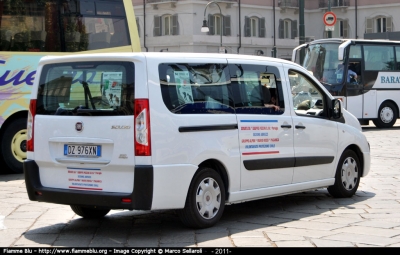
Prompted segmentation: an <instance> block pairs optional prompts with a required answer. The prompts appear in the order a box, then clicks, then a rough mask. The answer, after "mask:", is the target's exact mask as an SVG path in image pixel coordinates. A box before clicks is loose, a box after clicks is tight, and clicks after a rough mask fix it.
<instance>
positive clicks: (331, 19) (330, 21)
mask: <svg viewBox="0 0 400 255" xmlns="http://www.w3.org/2000/svg"><path fill="white" fill-rule="evenodd" d="M322 20H323V21H324V24H325V31H334V26H335V24H336V15H335V13H333V12H325V14H324V17H323V18H322Z"/></svg>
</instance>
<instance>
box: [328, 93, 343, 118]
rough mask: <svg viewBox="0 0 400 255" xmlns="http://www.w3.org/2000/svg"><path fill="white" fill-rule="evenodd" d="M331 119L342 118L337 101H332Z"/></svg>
mask: <svg viewBox="0 0 400 255" xmlns="http://www.w3.org/2000/svg"><path fill="white" fill-rule="evenodd" d="M331 110H332V118H333V119H339V118H340V117H341V116H342V107H341V105H340V100H339V99H336V98H335V99H333V100H332V109H331Z"/></svg>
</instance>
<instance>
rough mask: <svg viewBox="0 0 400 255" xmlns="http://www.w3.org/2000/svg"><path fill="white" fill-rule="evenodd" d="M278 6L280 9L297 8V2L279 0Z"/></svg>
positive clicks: (293, 0)
mask: <svg viewBox="0 0 400 255" xmlns="http://www.w3.org/2000/svg"><path fill="white" fill-rule="evenodd" d="M278 6H279V7H281V8H299V0H279V1H278Z"/></svg>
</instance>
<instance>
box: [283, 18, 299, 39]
mask: <svg viewBox="0 0 400 255" xmlns="http://www.w3.org/2000/svg"><path fill="white" fill-rule="evenodd" d="M295 37H297V20H290V19H284V20H283V19H280V20H279V38H280V39H294V38H295Z"/></svg>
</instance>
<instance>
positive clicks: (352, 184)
mask: <svg viewBox="0 0 400 255" xmlns="http://www.w3.org/2000/svg"><path fill="white" fill-rule="evenodd" d="M360 166H361V165H360V160H359V159H358V156H357V154H356V153H355V152H354V151H352V150H346V151H344V152H343V154H342V156H341V157H340V160H339V164H338V166H337V170H336V175H335V184H334V185H333V186H330V187H328V192H329V194H331V195H332V196H333V197H336V198H346V197H351V196H353V195H354V194H355V193H356V191H357V188H358V185H359V184H360V177H361V169H360Z"/></svg>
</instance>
